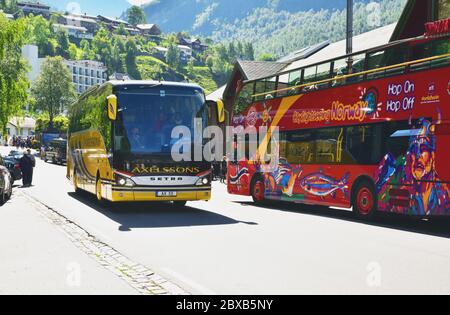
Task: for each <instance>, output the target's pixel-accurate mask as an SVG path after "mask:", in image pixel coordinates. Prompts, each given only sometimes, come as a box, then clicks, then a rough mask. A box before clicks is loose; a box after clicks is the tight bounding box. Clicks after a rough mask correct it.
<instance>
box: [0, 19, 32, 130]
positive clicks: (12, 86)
mask: <svg viewBox="0 0 450 315" xmlns="http://www.w3.org/2000/svg"><path fill="white" fill-rule="evenodd" d="M24 32H25V22H24V21H23V20H18V21H8V20H7V19H6V18H5V17H4V15H2V14H0V129H1V132H2V133H4V132H5V129H6V124H7V123H8V121H9V120H10V119H11V117H12V116H15V115H18V114H19V113H20V110H21V108H22V107H23V106H24V105H25V104H26V102H27V99H28V94H27V90H28V87H29V83H28V79H27V71H28V66H27V64H26V61H25V60H24V59H23V58H22V55H21V48H22V46H23V45H24V43H25V40H24Z"/></svg>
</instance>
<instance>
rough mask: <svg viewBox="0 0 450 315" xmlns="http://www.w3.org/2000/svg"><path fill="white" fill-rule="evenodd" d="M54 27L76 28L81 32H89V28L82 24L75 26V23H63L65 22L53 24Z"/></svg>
mask: <svg viewBox="0 0 450 315" xmlns="http://www.w3.org/2000/svg"><path fill="white" fill-rule="evenodd" d="M53 26H54V27H61V28H65V29H69V30H76V31H81V32H87V28H85V27H82V26H75V25H63V24H53Z"/></svg>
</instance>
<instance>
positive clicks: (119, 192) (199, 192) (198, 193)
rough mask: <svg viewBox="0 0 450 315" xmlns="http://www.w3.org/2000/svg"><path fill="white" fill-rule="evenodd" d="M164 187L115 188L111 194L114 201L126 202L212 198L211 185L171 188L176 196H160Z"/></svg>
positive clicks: (206, 199) (207, 199) (205, 199)
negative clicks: (205, 186) (153, 188)
mask: <svg viewBox="0 0 450 315" xmlns="http://www.w3.org/2000/svg"><path fill="white" fill-rule="evenodd" d="M165 191H166V190H164V188H161V189H158V190H157V191H155V190H148V189H147V190H146V189H142V190H141V189H139V188H133V189H127V190H123V189H120V188H113V190H112V194H111V197H112V198H111V201H112V202H126V201H140V202H142V201H144V202H145V201H149V202H151V201H209V200H210V199H211V187H207V188H201V189H199V188H193V189H192V190H188V189H187V190H173V189H171V190H169V191H170V192H176V197H175V196H173V197H160V196H158V192H165Z"/></svg>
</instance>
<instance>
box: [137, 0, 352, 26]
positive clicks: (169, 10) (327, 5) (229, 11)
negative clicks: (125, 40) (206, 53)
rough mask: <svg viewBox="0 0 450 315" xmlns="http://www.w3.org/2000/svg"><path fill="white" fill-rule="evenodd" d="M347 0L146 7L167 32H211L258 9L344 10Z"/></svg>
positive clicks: (219, 0)
mask: <svg viewBox="0 0 450 315" xmlns="http://www.w3.org/2000/svg"><path fill="white" fill-rule="evenodd" d="M345 4H346V1H345V0H334V1H330V0H244V1H243V0H155V1H152V2H151V3H150V4H148V5H146V6H144V10H145V12H146V14H147V17H148V19H149V21H151V22H152V23H157V24H160V25H161V27H162V28H163V29H164V30H165V31H167V32H177V31H182V30H185V31H196V32H198V33H200V34H208V33H211V32H212V31H214V30H215V29H216V26H215V25H214V24H215V22H226V23H232V22H234V21H235V20H236V19H242V18H244V17H246V16H247V15H248V14H250V13H251V12H253V11H254V10H255V9H256V8H273V9H275V10H277V11H287V12H291V13H294V12H300V11H308V10H311V9H312V10H320V9H330V10H332V9H342V8H344V7H345Z"/></svg>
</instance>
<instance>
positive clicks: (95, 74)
mask: <svg viewBox="0 0 450 315" xmlns="http://www.w3.org/2000/svg"><path fill="white" fill-rule="evenodd" d="M65 64H66V65H67V67H68V69H69V71H70V73H71V74H72V83H73V85H74V87H75V90H76V91H77V93H78V94H82V93H84V92H86V91H87V90H89V89H90V88H91V87H92V86H95V85H100V84H103V83H105V82H106V81H107V79H108V73H107V68H106V66H105V65H104V64H103V63H102V62H99V61H92V60H66V61H65Z"/></svg>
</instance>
